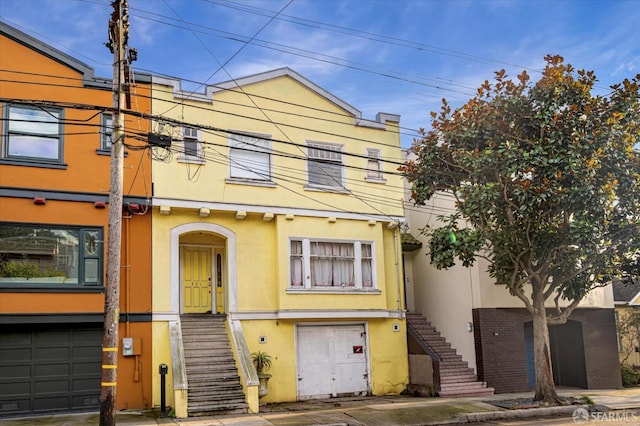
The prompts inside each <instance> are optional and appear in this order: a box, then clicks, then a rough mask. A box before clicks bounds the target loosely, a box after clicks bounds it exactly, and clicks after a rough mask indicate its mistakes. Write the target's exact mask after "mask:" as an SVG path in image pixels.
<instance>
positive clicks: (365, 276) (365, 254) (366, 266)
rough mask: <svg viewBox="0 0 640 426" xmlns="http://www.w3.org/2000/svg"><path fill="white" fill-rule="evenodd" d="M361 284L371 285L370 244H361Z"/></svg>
mask: <svg viewBox="0 0 640 426" xmlns="http://www.w3.org/2000/svg"><path fill="white" fill-rule="evenodd" d="M361 250H362V286H363V287H373V267H372V265H373V258H372V256H371V251H372V250H371V244H362V245H361Z"/></svg>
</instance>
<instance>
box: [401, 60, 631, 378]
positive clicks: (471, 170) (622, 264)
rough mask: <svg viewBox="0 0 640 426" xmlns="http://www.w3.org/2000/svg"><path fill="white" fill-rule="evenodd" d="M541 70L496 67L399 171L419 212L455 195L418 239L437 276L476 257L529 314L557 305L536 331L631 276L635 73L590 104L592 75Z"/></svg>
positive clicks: (550, 67)
mask: <svg viewBox="0 0 640 426" xmlns="http://www.w3.org/2000/svg"><path fill="white" fill-rule="evenodd" d="M545 61H546V67H545V68H544V70H543V72H542V74H541V77H540V79H539V80H538V81H537V82H536V83H532V82H531V81H530V77H529V75H528V74H527V72H526V71H524V72H522V73H521V74H520V75H518V76H517V79H516V80H511V79H509V78H508V76H507V75H506V73H505V71H504V70H502V71H498V72H496V73H495V81H494V82H493V83H490V82H489V81H485V82H484V84H482V86H481V87H480V88H478V90H477V93H476V95H475V96H474V97H473V98H472V99H470V100H469V101H468V102H467V103H466V104H465V105H463V106H462V107H460V108H458V109H456V110H453V109H452V108H451V106H450V105H449V104H448V102H447V101H446V100H443V103H442V108H441V110H440V112H439V113H435V112H434V113H432V114H431V116H432V119H433V121H432V123H431V127H432V130H430V131H428V132H425V131H422V135H423V137H422V139H420V140H417V141H416V143H415V144H414V146H413V153H414V154H415V159H414V160H411V161H407V162H406V163H405V165H404V166H402V167H401V170H402V171H403V173H404V174H405V176H406V177H407V178H408V180H409V182H410V183H411V184H412V198H413V200H414V201H415V203H416V204H418V205H423V204H424V203H425V201H427V200H429V199H430V198H431V197H432V196H433V195H434V194H435V193H436V192H440V191H444V192H447V193H450V194H452V195H453V196H455V199H456V212H455V214H452V215H450V216H446V217H440V219H441V221H442V222H443V224H442V226H441V227H439V228H429V229H426V230H425V233H426V234H427V235H428V236H429V237H430V238H429V241H430V253H431V261H432V263H433V264H434V265H435V266H436V267H438V268H449V267H451V266H453V265H454V264H455V263H456V262H457V261H460V262H462V264H463V265H465V266H470V265H472V264H473V263H474V261H475V260H476V259H477V258H478V257H484V258H486V259H487V260H488V261H489V265H490V266H489V272H490V274H491V276H492V277H493V278H494V279H495V280H496V281H497V282H498V283H502V284H504V285H506V287H507V288H508V290H509V291H510V292H511V294H512V295H514V296H516V297H518V298H519V299H520V300H522V302H523V303H524V305H525V307H526V308H527V310H529V312H531V314H532V316H534V317H535V315H536V314H541V315H543V316H545V315H547V313H546V310H545V308H544V303H545V301H546V300H547V299H550V298H551V299H552V300H555V302H556V303H555V305H556V310H555V314H554V315H553V316H549V317H548V318H546V323H545V324H560V323H563V322H565V321H566V319H567V318H568V316H569V315H570V313H571V312H572V310H573V309H574V308H575V307H576V306H577V305H578V303H579V302H580V300H581V299H582V298H583V297H584V295H585V294H586V293H587V292H588V291H590V290H592V289H593V288H595V287H597V286H600V285H603V284H605V283H607V282H609V281H610V280H611V279H612V278H613V277H617V276H620V275H623V274H637V271H638V266H639V263H640V229H639V227H640V153H639V151H638V146H640V106H639V98H640V96H639V84H640V74H638V75H637V76H635V77H634V78H632V79H626V80H624V81H623V82H622V83H620V84H617V85H614V86H612V87H611V90H610V92H609V93H608V94H607V95H594V94H592V92H594V89H595V85H596V82H597V80H596V76H595V74H594V72H592V71H584V70H577V71H576V70H575V69H574V68H573V67H572V66H571V65H569V64H565V63H564V60H563V58H562V57H560V56H547V57H546V58H545ZM529 286H530V287H529ZM529 291H530V293H529ZM545 328H546V325H545ZM547 340H548V338H547ZM541 353H542V352H541ZM536 362H537V361H536ZM537 373H538V371H536V374H537Z"/></svg>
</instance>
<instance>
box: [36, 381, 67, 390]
mask: <svg viewBox="0 0 640 426" xmlns="http://www.w3.org/2000/svg"><path fill="white" fill-rule="evenodd" d="M69 390H70V389H69V379H57V380H40V381H36V382H33V391H34V392H35V393H39V394H47V393H64V394H67V393H68V392H69Z"/></svg>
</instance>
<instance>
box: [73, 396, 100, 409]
mask: <svg viewBox="0 0 640 426" xmlns="http://www.w3.org/2000/svg"><path fill="white" fill-rule="evenodd" d="M71 403H72V405H73V406H74V407H77V408H93V407H96V406H100V398H99V397H98V396H94V395H76V396H73V397H72V399H71Z"/></svg>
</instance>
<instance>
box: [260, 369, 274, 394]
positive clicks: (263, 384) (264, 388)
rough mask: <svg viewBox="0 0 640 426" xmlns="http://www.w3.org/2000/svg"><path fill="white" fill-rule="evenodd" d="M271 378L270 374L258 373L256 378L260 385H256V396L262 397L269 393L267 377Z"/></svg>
mask: <svg viewBox="0 0 640 426" xmlns="http://www.w3.org/2000/svg"><path fill="white" fill-rule="evenodd" d="M270 378H271V374H264V373H263V374H258V380H260V385H259V386H258V397H259V398H262V397H263V396H266V395H267V394H268V393H269V387H268V386H269V379H270Z"/></svg>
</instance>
